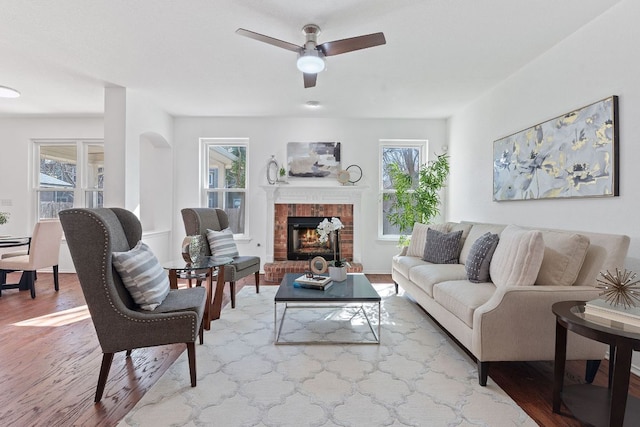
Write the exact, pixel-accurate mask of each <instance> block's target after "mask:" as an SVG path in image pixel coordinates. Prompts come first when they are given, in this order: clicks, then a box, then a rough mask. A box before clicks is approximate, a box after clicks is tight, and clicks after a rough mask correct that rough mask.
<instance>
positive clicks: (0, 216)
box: [0, 212, 11, 225]
mask: <svg viewBox="0 0 640 427" xmlns="http://www.w3.org/2000/svg"><path fill="white" fill-rule="evenodd" d="M9 216H11V214H10V213H9V212H0V225H2V224H6V223H7V221H9Z"/></svg>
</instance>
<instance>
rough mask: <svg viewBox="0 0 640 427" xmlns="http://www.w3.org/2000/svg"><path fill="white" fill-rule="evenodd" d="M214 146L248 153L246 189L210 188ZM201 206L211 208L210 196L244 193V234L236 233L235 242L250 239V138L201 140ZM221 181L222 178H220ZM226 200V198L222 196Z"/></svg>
mask: <svg viewBox="0 0 640 427" xmlns="http://www.w3.org/2000/svg"><path fill="white" fill-rule="evenodd" d="M214 146H237V147H244V149H245V153H246V164H245V177H244V179H245V185H244V188H209V183H210V182H209V178H210V173H209V158H208V154H209V148H210V147H214ZM200 157H201V161H200V206H201V207H208V206H209V194H210V193H218V194H221V195H224V194H225V193H244V210H245V215H244V233H234V235H233V238H234V239H235V240H246V239H249V222H250V221H249V212H251V211H250V209H249V206H250V202H249V197H248V189H249V170H250V169H249V138H209V137H207V138H200ZM218 180H220V177H218ZM221 197H222V199H223V200H224V199H225V198H224V196H221Z"/></svg>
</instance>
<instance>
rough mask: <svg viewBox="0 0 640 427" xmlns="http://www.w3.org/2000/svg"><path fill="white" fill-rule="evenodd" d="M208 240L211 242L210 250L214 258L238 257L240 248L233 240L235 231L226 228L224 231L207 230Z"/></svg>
mask: <svg viewBox="0 0 640 427" xmlns="http://www.w3.org/2000/svg"><path fill="white" fill-rule="evenodd" d="M207 240H208V241H209V249H211V255H213V256H214V257H222V256H224V257H232V258H233V257H236V256H238V255H239V254H238V247H237V246H236V242H235V241H234V240H233V231H231V229H230V228H225V229H224V230H222V231H216V230H207Z"/></svg>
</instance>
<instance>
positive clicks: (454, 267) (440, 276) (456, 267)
mask: <svg viewBox="0 0 640 427" xmlns="http://www.w3.org/2000/svg"><path fill="white" fill-rule="evenodd" d="M422 262H423V263H424V261H422ZM466 277H467V273H466V272H465V271H464V265H461V264H426V263H424V264H423V265H418V266H415V267H413V268H411V270H409V280H411V281H412V282H413V283H414V284H415V285H416V286H418V287H419V288H421V289H422V290H424V291H425V292H426V293H427V295H429V296H430V297H432V298H433V286H434V285H435V284H436V283H441V282H447V281H449V280H463V279H466Z"/></svg>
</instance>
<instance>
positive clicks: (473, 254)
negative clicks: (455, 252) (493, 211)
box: [464, 232, 499, 283]
mask: <svg viewBox="0 0 640 427" xmlns="http://www.w3.org/2000/svg"><path fill="white" fill-rule="evenodd" d="M498 240H499V237H498V235H497V234H492V233H489V232H486V233H484V234H483V235H482V236H480V237H479V238H478V239H476V241H475V242H473V245H471V249H470V250H469V255H468V257H467V263H466V264H465V266H464V268H465V270H466V272H467V278H468V279H469V281H470V282H473V283H483V282H488V281H489V278H490V276H489V265H490V264H491V258H492V257H493V253H494V252H495V250H496V247H497V246H498Z"/></svg>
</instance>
